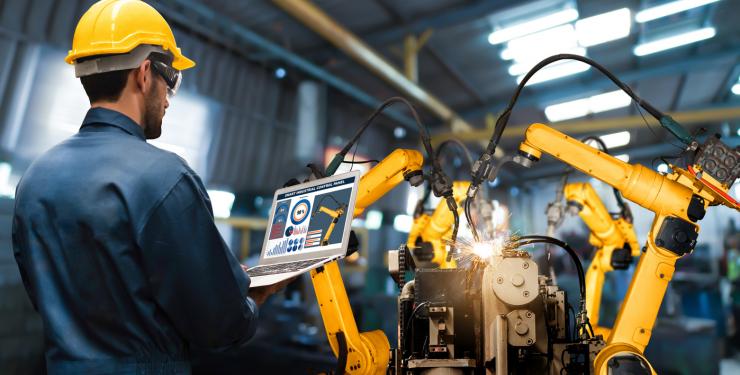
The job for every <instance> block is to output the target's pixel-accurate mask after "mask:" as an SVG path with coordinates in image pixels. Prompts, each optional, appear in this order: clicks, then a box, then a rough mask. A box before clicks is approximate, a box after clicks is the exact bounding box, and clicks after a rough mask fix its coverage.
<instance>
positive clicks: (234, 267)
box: [138, 174, 257, 350]
mask: <svg viewBox="0 0 740 375" xmlns="http://www.w3.org/2000/svg"><path fill="white" fill-rule="evenodd" d="M138 239H139V244H140V246H141V252H142V262H143V266H144V270H145V272H146V274H147V277H148V279H149V283H150V286H151V288H152V290H153V293H154V298H155V299H156V302H157V303H158V304H159V305H160V307H161V308H162V309H163V310H164V311H165V313H166V314H167V316H168V317H169V319H170V320H171V321H172V323H173V324H174V326H175V327H176V329H177V330H178V332H179V333H180V335H181V336H182V337H183V338H184V339H185V340H186V341H187V342H188V344H189V345H191V346H193V347H198V348H203V349H210V350H213V349H219V350H221V349H223V350H226V349H230V348H233V347H237V346H241V345H242V344H244V343H245V342H246V341H248V340H249V339H250V338H251V337H252V336H253V335H254V333H255V331H256V320H257V306H256V304H255V303H254V301H253V300H252V299H251V298H249V297H248V296H247V292H248V290H249V283H250V281H249V276H247V275H246V273H245V272H244V271H243V270H242V269H241V266H240V265H239V262H238V261H237V259H236V257H235V256H234V255H233V254H232V253H231V251H230V250H229V248H228V247H227V246H226V244H225V243H224V241H223V239H222V238H221V235H220V234H219V232H218V230H217V229H216V225H215V223H214V221H213V214H212V208H211V205H210V200H209V199H208V195H207V193H206V192H205V189H204V188H203V186H202V184H201V183H200V180H199V179H198V178H197V177H196V176H192V175H188V174H184V175H183V176H182V178H181V179H180V180H179V181H178V183H177V184H175V186H174V187H173V188H172V190H171V191H170V192H169V193H168V194H167V195H166V196H165V197H164V199H163V200H162V201H161V203H160V204H159V205H158V206H157V207H156V208H155V209H154V210H153V211H152V213H151V215H150V216H149V218H148V220H147V222H146V224H145V225H144V226H143V227H142V229H141V230H140V232H139V236H138Z"/></svg>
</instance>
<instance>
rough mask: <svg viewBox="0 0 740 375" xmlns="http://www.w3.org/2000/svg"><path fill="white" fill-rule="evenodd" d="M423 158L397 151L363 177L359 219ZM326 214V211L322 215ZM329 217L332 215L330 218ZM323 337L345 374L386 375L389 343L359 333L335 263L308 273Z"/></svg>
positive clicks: (377, 334) (372, 333) (416, 170)
mask: <svg viewBox="0 0 740 375" xmlns="http://www.w3.org/2000/svg"><path fill="white" fill-rule="evenodd" d="M423 163H424V158H423V157H422V155H421V153H419V152H418V151H415V150H404V149H397V150H395V151H393V152H392V153H391V154H389V155H388V156H387V157H386V158H385V159H383V160H382V161H381V162H380V163H378V164H377V165H376V166H375V167H374V168H373V169H371V170H370V171H369V172H368V173H366V174H365V175H364V176H363V177H362V178H361V179H360V184H359V188H358V193H357V200H356V206H355V210H354V215H355V216H358V215H360V214H362V212H363V211H364V210H365V209H366V208H367V207H368V206H370V205H371V204H373V203H374V202H375V201H376V200H378V199H380V198H381V197H382V196H383V195H385V194H386V193H387V192H388V191H390V190H391V189H393V188H394V187H395V186H396V185H398V184H399V183H401V182H402V181H404V179H406V178H408V177H409V176H411V175H414V174H416V175H418V173H419V172H421V170H422V165H423ZM322 212H325V213H327V214H329V213H328V212H326V211H322ZM330 216H331V215H330ZM311 281H312V282H313V286H314V291H315V292H316V299H317V302H318V303H319V310H320V311H321V318H322V320H323V321H324V328H325V329H326V336H327V337H328V339H329V345H330V346H331V349H332V351H333V352H334V355H336V356H337V357H339V358H340V361H341V360H342V357H344V358H345V359H346V363H345V366H344V372H345V373H347V374H377V375H380V374H385V372H386V369H387V367H388V359H389V351H390V343H389V342H388V338H387V337H386V336H385V333H383V331H381V330H374V331H370V332H362V333H360V332H359V330H358V329H357V323H356V322H355V318H354V315H353V313H352V307H351V306H350V304H349V298H347V291H346V289H345V288H344V281H343V280H342V274H341V272H340V270H339V264H338V263H337V262H336V261H334V262H331V263H328V264H326V265H325V266H323V267H320V268H317V269H315V270H312V271H311Z"/></svg>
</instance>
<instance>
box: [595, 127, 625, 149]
mask: <svg viewBox="0 0 740 375" xmlns="http://www.w3.org/2000/svg"><path fill="white" fill-rule="evenodd" d="M599 138H601V141H602V142H604V145H605V146H606V148H608V149H613V148H617V147H622V146H626V145H628V144H629V143H630V138H631V135H630V132H628V131H626V130H625V131H621V132H616V133H611V134H606V135H600V136H599Z"/></svg>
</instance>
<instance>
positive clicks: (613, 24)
mask: <svg viewBox="0 0 740 375" xmlns="http://www.w3.org/2000/svg"><path fill="white" fill-rule="evenodd" d="M631 26H632V19H631V18H630V10H629V9H628V8H622V9H617V10H614V11H611V12H607V13H602V14H599V15H596V16H593V17H588V18H584V19H582V20H578V21H576V29H575V30H576V34H577V36H578V44H580V45H581V46H582V47H591V46H595V45H597V44H602V43H606V42H610V41H612V40H617V39H621V38H624V37H626V36H628V35H630V28H631Z"/></svg>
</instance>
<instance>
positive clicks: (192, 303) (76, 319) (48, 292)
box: [13, 108, 257, 374]
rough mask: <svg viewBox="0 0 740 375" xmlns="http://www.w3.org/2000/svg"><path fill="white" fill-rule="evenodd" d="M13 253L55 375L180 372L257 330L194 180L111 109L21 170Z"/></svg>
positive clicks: (93, 115)
mask: <svg viewBox="0 0 740 375" xmlns="http://www.w3.org/2000/svg"><path fill="white" fill-rule="evenodd" d="M170 131H176V130H175V129H172V130H170ZM13 250H14V253H15V258H16V261H17V262H18V267H19V268H20V272H21V276H22V278H23V282H24V284H25V287H26V290H27V292H28V295H29V296H30V298H31V301H32V302H33V304H34V307H35V308H36V310H38V311H39V313H40V314H41V316H42V319H43V323H44V332H45V335H46V361H47V368H48V370H49V373H50V374H103V373H105V374H111V373H115V374H183V373H185V374H187V373H190V365H189V361H188V359H189V352H190V351H191V350H193V349H198V350H206V351H208V350H211V351H213V350H216V351H219V350H227V349H231V348H235V347H239V346H241V345H243V344H244V343H245V342H246V341H247V340H248V339H249V338H251V337H252V335H253V334H254V332H255V329H256V320H257V307H256V305H255V303H254V301H253V300H251V299H250V298H248V297H247V291H248V290H249V283H250V281H249V277H248V276H247V275H246V273H245V272H244V271H243V270H242V269H241V266H240V264H239V262H238V261H237V259H236V258H235V257H234V255H233V254H232V253H231V252H230V250H229V248H228V247H227V246H226V244H225V243H224V241H223V239H222V238H221V236H220V234H219V233H218V231H217V230H216V225H215V223H214V221H213V212H212V208H211V203H210V200H209V198H208V194H207V193H206V190H205V188H204V187H203V183H202V182H201V180H200V178H199V177H198V176H197V175H196V174H195V172H193V171H192V170H191V169H190V168H189V167H188V165H187V163H185V161H184V160H182V159H181V158H180V157H178V156H177V155H175V154H173V153H170V152H167V151H164V150H161V149H158V148H156V147H154V146H152V145H150V144H148V143H147V142H146V139H145V137H144V131H143V130H142V128H141V127H139V126H138V125H137V124H136V123H135V122H134V121H133V120H131V119H130V118H129V117H127V116H125V115H123V114H121V113H119V112H116V111H112V110H108V109H103V108H93V109H90V111H89V112H88V113H87V116H86V117H85V120H84V122H83V124H82V127H81V128H80V131H79V133H77V134H76V135H74V136H73V137H71V138H69V139H67V140H66V141H64V142H62V143H61V144H59V145H57V146H55V147H54V148H52V149H51V150H49V151H48V152H46V153H45V154H44V155H43V156H41V157H40V158H39V159H38V160H36V161H35V162H34V163H33V164H32V165H31V166H30V167H29V169H28V170H27V171H26V173H25V175H24V176H23V178H22V179H21V182H20V183H19V185H18V188H17V192H16V202H15V214H14V218H13Z"/></svg>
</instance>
